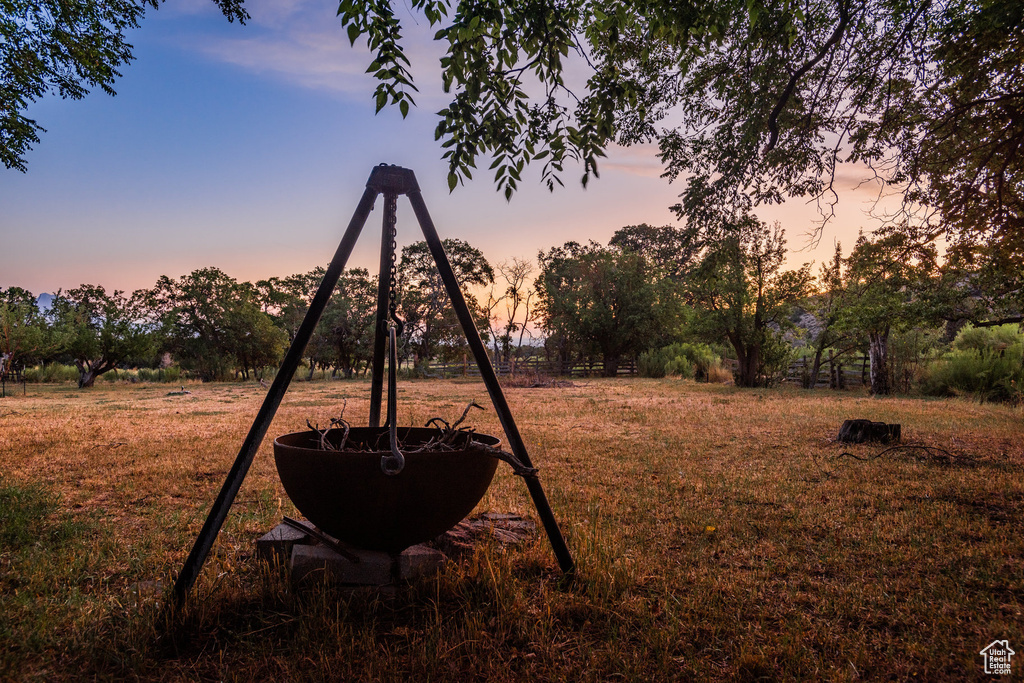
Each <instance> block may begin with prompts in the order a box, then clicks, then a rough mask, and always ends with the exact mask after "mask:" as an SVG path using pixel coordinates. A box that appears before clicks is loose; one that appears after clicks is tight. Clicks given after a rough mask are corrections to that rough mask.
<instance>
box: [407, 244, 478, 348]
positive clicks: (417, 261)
mask: <svg viewBox="0 0 1024 683" xmlns="http://www.w3.org/2000/svg"><path fill="white" fill-rule="evenodd" d="M441 246H442V247H444V251H445V254H447V256H448V260H449V262H450V263H451V265H452V270H454V271H455V277H456V279H457V280H458V281H459V284H460V285H461V287H462V292H463V295H464V296H465V298H466V304H467V305H468V306H469V310H470V311H473V312H475V316H474V317H475V319H476V323H477V328H478V331H479V332H480V334H481V336H486V335H487V333H488V331H489V327H490V325H489V324H488V322H489V321H488V315H487V312H486V311H485V310H483V308H482V307H481V306H480V303H479V301H478V300H477V298H476V296H475V295H474V294H473V292H472V291H468V288H469V287H472V286H478V287H484V286H487V285H489V284H491V283H492V282H494V269H493V268H492V267H491V264H490V263H489V262H488V261H487V259H486V258H484V255H483V253H482V252H481V251H480V250H479V249H477V248H476V247H474V246H472V245H471V244H469V243H468V242H466V241H464V240H460V239H454V238H448V239H444V240H441ZM398 301H399V307H400V313H399V315H400V316H401V317H402V318H403V320H404V321H405V330H404V333H403V337H404V341H405V345H406V349H407V350H408V351H410V352H411V353H412V354H414V355H415V357H416V359H417V361H419V362H422V361H429V360H430V359H432V358H441V359H444V360H455V359H456V356H458V357H461V354H462V353H463V352H464V351H465V350H466V349H467V348H468V347H467V346H466V341H465V335H464V333H463V331H462V326H461V325H460V324H459V321H458V319H457V318H456V317H455V311H454V310H453V309H452V307H451V303H450V301H449V299H448V292H447V291H446V290H445V288H444V283H443V282H442V281H441V274H440V273H439V272H438V270H437V266H436V265H435V264H434V257H433V256H432V255H431V253H430V249H429V248H428V247H427V243H426V242H424V241H419V242H413V243H412V244H410V245H408V246H405V247H403V248H402V256H401V259H400V260H399V263H398Z"/></svg>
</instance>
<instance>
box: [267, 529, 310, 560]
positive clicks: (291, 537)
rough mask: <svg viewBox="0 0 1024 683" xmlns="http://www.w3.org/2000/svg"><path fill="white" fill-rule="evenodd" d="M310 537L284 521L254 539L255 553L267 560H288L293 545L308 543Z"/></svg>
mask: <svg viewBox="0 0 1024 683" xmlns="http://www.w3.org/2000/svg"><path fill="white" fill-rule="evenodd" d="M312 542H313V539H312V537H310V536H309V534H306V533H304V532H302V531H299V530H298V529H296V528H294V527H291V526H288V525H287V524H285V523H284V522H282V523H281V524H278V525H277V526H276V527H274V528H273V529H271V530H270V531H268V532H267V533H265V534H263V535H262V536H260V537H259V538H257V539H256V554H257V555H258V556H259V557H260V558H262V559H264V560H266V561H267V562H274V561H277V562H280V563H282V564H284V563H286V562H288V561H289V560H290V559H291V556H292V548H293V547H294V546H295V545H308V544H310V543H312Z"/></svg>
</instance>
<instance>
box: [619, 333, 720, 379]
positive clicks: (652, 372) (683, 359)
mask: <svg viewBox="0 0 1024 683" xmlns="http://www.w3.org/2000/svg"><path fill="white" fill-rule="evenodd" d="M716 364H718V365H720V364H721V358H720V357H719V356H718V354H716V353H715V352H714V351H713V350H712V349H711V347H710V346H708V345H707V344H690V343H687V342H683V343H678V342H677V343H675V344H670V345H668V346H665V347H662V348H660V349H657V350H651V351H646V352H644V353H641V354H640V357H639V358H638V359H637V369H638V371H639V372H640V376H641V377H664V376H666V375H673V376H677V377H683V378H685V379H696V380H697V381H701V382H707V381H709V379H708V376H709V374H710V373H711V368H712V367H714V366H715V365H716Z"/></svg>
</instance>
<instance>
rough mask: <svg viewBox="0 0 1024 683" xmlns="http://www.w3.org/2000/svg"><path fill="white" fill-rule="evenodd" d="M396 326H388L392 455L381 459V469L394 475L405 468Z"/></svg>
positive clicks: (389, 434)
mask: <svg viewBox="0 0 1024 683" xmlns="http://www.w3.org/2000/svg"><path fill="white" fill-rule="evenodd" d="M396 331H397V330H396V326H395V325H391V326H389V327H388V334H389V336H390V343H391V349H390V353H389V354H388V436H389V437H390V441H391V455H385V456H383V457H381V459H380V469H381V471H382V472H384V474H386V475H388V476H390V477H393V476H395V475H396V474H399V473H400V472H401V471H402V470H403V469H405V456H404V455H402V451H401V450H399V448H398V396H397V394H398V337H397V334H396Z"/></svg>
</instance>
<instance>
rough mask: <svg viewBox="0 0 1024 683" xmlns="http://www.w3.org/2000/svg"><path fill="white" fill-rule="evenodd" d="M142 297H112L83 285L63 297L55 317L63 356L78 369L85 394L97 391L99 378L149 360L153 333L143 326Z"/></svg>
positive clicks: (54, 307) (58, 299) (57, 303)
mask: <svg viewBox="0 0 1024 683" xmlns="http://www.w3.org/2000/svg"><path fill="white" fill-rule="evenodd" d="M141 298H142V295H141V293H140V294H139V295H136V296H126V295H125V293H124V292H122V291H120V290H115V291H114V292H113V293H111V294H107V292H106V290H105V289H104V288H103V287H102V286H100V285H81V286H79V287H76V288H74V289H70V290H68V291H66V292H64V291H59V292H57V294H56V296H54V299H53V305H52V307H51V308H50V311H49V314H48V316H49V318H50V319H51V320H52V325H53V329H54V330H55V331H56V334H57V335H58V337H59V338H60V354H61V355H63V356H66V357H67V358H69V359H70V360H71V362H73V363H74V365H75V367H76V368H78V375H79V376H78V386H79V388H83V389H84V388H88V387H91V386H92V385H93V384H94V383H95V381H96V378H97V377H99V376H101V375H103V374H104V373H107V372H110V371H111V370H114V369H115V368H117V367H118V366H119V365H121V364H122V363H125V362H127V361H135V362H136V363H138V361H139V360H140V359H143V358H144V357H145V356H148V355H149V354H150V352H151V350H152V347H153V337H152V332H151V330H150V328H149V326H148V325H146V323H145V322H144V320H143V313H142V310H141V303H142V302H141Z"/></svg>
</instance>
